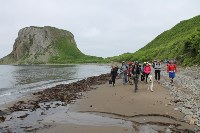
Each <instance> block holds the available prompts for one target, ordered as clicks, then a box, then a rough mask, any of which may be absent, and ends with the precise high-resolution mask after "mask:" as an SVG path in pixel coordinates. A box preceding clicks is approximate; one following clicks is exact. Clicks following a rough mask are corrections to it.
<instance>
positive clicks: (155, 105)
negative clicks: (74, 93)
mask: <svg viewBox="0 0 200 133" xmlns="http://www.w3.org/2000/svg"><path fill="white" fill-rule="evenodd" d="M95 87H96V88H97V89H95V90H91V91H88V92H85V93H83V96H82V98H81V99H78V100H76V102H75V103H74V104H71V105H70V107H69V110H68V112H69V114H70V112H77V113H78V114H77V117H73V118H70V117H67V116H65V114H63V116H62V118H60V119H59V118H58V117H59V116H60V115H62V113H58V114H54V117H52V118H55V120H54V121H53V123H52V121H51V120H50V119H48V118H47V119H46V120H44V122H45V123H52V125H53V126H52V127H50V128H48V129H42V130H39V131H38V132H39V133H56V132H57V133H79V132H80V133H83V132H84V133H86V132H87V133H102V132H104V133H110V132H115V133H129V132H130V133H134V132H141V133H143V132H144V133H145V132H147V133H149V132H159V131H160V132H165V131H169V132H170V131H173V132H176V131H179V132H187V131H194V130H195V129H198V127H197V126H194V125H189V124H187V123H185V122H184V120H183V118H184V115H183V114H182V113H181V112H179V111H175V110H174V108H175V107H174V106H173V105H172V104H171V100H173V98H172V97H171V96H170V94H169V91H168V90H167V89H165V88H164V87H162V86H161V85H160V84H158V83H154V92H150V91H148V90H147V84H146V83H144V82H139V90H138V92H137V93H134V86H133V85H129V84H127V85H122V81H121V79H118V80H117V82H116V85H115V87H112V85H109V84H108V83H107V84H102V85H97V86H95ZM81 113H83V115H81V116H84V113H86V114H87V115H88V114H93V115H94V118H93V119H92V118H91V119H89V118H90V117H91V116H87V115H85V120H84V117H83V118H79V117H78V115H80V114H81ZM66 114H67V112H66ZM75 116H76V114H75ZM96 116H103V117H102V118H101V117H100V118H99V117H96ZM65 117H66V118H65ZM104 118H105V120H104ZM61 119H62V120H61ZM65 119H72V120H68V121H66V122H65ZM106 119H107V120H108V121H111V122H110V123H109V122H108V123H107V124H106ZM110 119H111V120H110ZM112 119H114V120H119V122H115V121H114V122H113V121H112ZM120 120H121V121H122V122H120ZM96 121H99V122H97V123H95V122H96ZM112 122H113V123H112ZM103 123H105V124H103ZM130 123H131V124H130ZM120 124H121V125H120Z"/></svg>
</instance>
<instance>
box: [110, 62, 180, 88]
mask: <svg viewBox="0 0 200 133" xmlns="http://www.w3.org/2000/svg"><path fill="white" fill-rule="evenodd" d="M161 68H162V64H161V61H159V60H154V61H153V62H151V63H150V62H143V63H141V62H138V61H132V62H129V63H126V62H125V61H123V62H122V65H121V67H120V68H119V67H118V66H116V65H112V69H111V79H110V84H112V85H113V87H114V86H115V80H116V77H117V76H118V70H120V75H121V77H122V83H123V85H125V84H127V83H129V84H130V85H133V84H134V86H135V89H134V90H135V92H137V90H138V82H139V79H140V80H141V81H144V82H146V83H147V82H148V81H147V79H148V77H149V75H150V74H152V71H153V70H152V69H154V73H155V81H157V82H158V83H160V73H161ZM176 71H177V69H176V64H175V62H174V60H170V61H169V62H168V63H167V72H168V73H169V78H170V79H171V81H170V83H173V79H174V78H175V72H176Z"/></svg>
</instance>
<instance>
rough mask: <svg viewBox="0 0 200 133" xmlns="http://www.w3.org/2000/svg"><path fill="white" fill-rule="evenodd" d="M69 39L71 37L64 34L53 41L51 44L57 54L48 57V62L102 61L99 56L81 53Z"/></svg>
mask: <svg viewBox="0 0 200 133" xmlns="http://www.w3.org/2000/svg"><path fill="white" fill-rule="evenodd" d="M70 40H71V38H70V37H67V36H66V37H62V38H59V39H58V40H57V41H56V42H55V44H54V45H53V46H54V48H55V49H56V50H57V56H52V57H50V59H49V62H50V63H58V64H60V63H61V64H62V63H97V62H102V61H103V58H101V57H95V56H89V55H85V54H83V53H82V52H81V51H80V50H79V49H78V48H77V47H76V46H75V44H74V43H73V42H71V41H70Z"/></svg>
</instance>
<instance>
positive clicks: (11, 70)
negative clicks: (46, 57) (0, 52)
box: [0, 65, 110, 105]
mask: <svg viewBox="0 0 200 133" xmlns="http://www.w3.org/2000/svg"><path fill="white" fill-rule="evenodd" d="M109 72H110V66H107V65H38V66H32V65H31V66H13V65H0V105H2V104H4V103H8V102H10V101H14V100H15V99H16V98H21V97H24V96H27V95H29V94H31V93H32V92H36V91H38V90H42V89H45V88H49V87H53V86H56V85H58V84H67V83H71V82H75V81H78V80H81V79H84V78H87V77H90V76H97V75H100V74H104V73H109Z"/></svg>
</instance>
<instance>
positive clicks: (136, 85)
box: [134, 77, 138, 93]
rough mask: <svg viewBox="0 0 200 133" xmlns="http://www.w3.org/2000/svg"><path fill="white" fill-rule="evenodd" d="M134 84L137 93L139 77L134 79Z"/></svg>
mask: <svg viewBox="0 0 200 133" xmlns="http://www.w3.org/2000/svg"><path fill="white" fill-rule="evenodd" d="M134 84H135V90H134V91H135V93H136V92H137V90H138V79H137V77H134Z"/></svg>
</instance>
